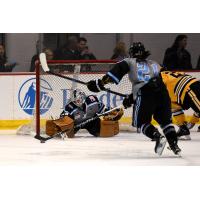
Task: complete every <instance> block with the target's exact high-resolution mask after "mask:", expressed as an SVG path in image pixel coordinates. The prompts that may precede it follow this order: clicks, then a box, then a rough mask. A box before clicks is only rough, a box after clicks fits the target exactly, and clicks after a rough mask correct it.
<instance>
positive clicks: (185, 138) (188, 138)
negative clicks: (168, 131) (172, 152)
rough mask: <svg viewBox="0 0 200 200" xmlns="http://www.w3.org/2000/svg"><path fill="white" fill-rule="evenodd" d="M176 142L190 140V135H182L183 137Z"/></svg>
mask: <svg viewBox="0 0 200 200" xmlns="http://www.w3.org/2000/svg"><path fill="white" fill-rule="evenodd" d="M178 140H184V141H185V140H191V137H190V135H183V136H181V137H179V138H178Z"/></svg>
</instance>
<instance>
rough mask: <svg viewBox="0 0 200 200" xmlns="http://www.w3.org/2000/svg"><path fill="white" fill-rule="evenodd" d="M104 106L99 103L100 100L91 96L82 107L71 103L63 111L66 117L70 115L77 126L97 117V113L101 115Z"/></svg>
mask: <svg viewBox="0 0 200 200" xmlns="http://www.w3.org/2000/svg"><path fill="white" fill-rule="evenodd" d="M104 108H105V106H104V104H103V103H101V102H99V100H98V98H97V97H96V96H94V95H89V96H87V97H86V99H85V102H84V103H83V104H82V106H81V107H79V106H77V105H76V104H75V103H73V102H70V103H68V104H67V105H66V106H65V110H64V111H63V112H64V113H62V114H64V115H68V116H69V117H71V118H73V120H74V122H75V124H79V123H81V122H83V121H85V120H87V119H90V118H92V117H94V116H95V115H96V113H101V112H103V111H104Z"/></svg>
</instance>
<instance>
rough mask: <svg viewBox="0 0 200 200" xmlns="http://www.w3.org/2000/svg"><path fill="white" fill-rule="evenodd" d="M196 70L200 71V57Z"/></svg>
mask: <svg viewBox="0 0 200 200" xmlns="http://www.w3.org/2000/svg"><path fill="white" fill-rule="evenodd" d="M196 69H198V70H200V56H199V57H198V60H197V66H196Z"/></svg>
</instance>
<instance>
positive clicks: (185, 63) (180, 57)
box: [163, 35, 192, 70]
mask: <svg viewBox="0 0 200 200" xmlns="http://www.w3.org/2000/svg"><path fill="white" fill-rule="evenodd" d="M187 39H188V37H187V35H178V36H177V37H176V39H175V41H174V44H173V45H172V47H171V48H168V49H167V50H166V52H165V56H164V60H163V65H164V67H165V68H166V69H167V70H190V69H192V64H191V56H190V53H189V52H188V51H187V50H186V49H185V48H186V46H187Z"/></svg>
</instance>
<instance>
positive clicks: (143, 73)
mask: <svg viewBox="0 0 200 200" xmlns="http://www.w3.org/2000/svg"><path fill="white" fill-rule="evenodd" d="M150 67H151V68H152V69H153V74H154V76H157V75H158V73H159V68H158V65H157V64H152V65H151V66H149V65H147V63H137V68H138V70H137V76H138V80H139V81H144V82H148V81H149V79H150V78H151V76H150Z"/></svg>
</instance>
